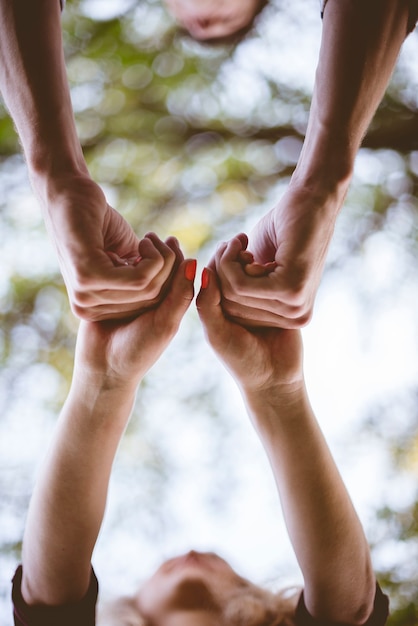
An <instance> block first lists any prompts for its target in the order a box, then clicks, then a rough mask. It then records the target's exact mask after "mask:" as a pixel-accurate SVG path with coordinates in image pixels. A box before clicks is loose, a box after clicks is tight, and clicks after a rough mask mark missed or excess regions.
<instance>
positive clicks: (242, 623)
mask: <svg viewBox="0 0 418 626" xmlns="http://www.w3.org/2000/svg"><path fill="white" fill-rule="evenodd" d="M299 594H300V589H296V588H293V589H284V590H282V591H279V592H277V593H273V592H271V591H268V590H267V589H263V588H261V587H258V586H256V585H251V587H250V588H248V587H247V588H245V589H243V590H242V591H238V592H237V593H236V594H234V595H233V596H232V597H231V599H230V601H229V602H228V604H227V605H226V607H225V609H224V611H223V614H222V622H221V623H222V624H223V625H225V626H295V620H294V615H295V609H296V604H297V600H298V598H299ZM97 625H98V626H148V623H147V621H146V620H145V619H144V618H143V617H141V615H140V613H139V611H138V606H137V604H136V602H135V599H134V598H133V597H131V596H127V597H122V598H118V599H116V600H113V601H110V602H107V603H104V604H103V606H102V605H100V606H99V607H98V616H97Z"/></svg>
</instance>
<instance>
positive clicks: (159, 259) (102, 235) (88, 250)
mask: <svg viewBox="0 0 418 626" xmlns="http://www.w3.org/2000/svg"><path fill="white" fill-rule="evenodd" d="M0 90H1V92H2V94H3V97H4V100H5V102H6V105H7V107H8V109H9V111H10V114H11V116H12V118H13V120H14V123H15V125H16V128H17V131H18V133H19V137H20V139H21V142H22V146H23V150H24V153H25V157H26V160H27V164H28V168H29V176H30V179H31V182H32V186H33V188H34V191H35V193H36V195H37V196H38V198H39V201H40V204H41V207H42V210H43V215H44V218H45V223H46V225H47V228H48V230H49V233H50V235H51V237H52V240H53V242H54V244H55V247H56V249H57V254H58V260H59V263H60V268H61V272H62V274H63V277H64V280H65V283H66V286H67V290H68V294H69V298H70V302H71V305H72V308H73V311H74V312H75V313H76V314H77V315H78V316H80V317H82V318H85V319H89V320H92V321H96V320H103V319H108V318H114V317H119V318H121V317H129V316H130V315H132V314H136V313H138V312H140V311H142V310H145V309H147V308H149V307H150V306H153V305H154V304H156V302H158V301H159V299H160V298H161V297H162V294H163V292H162V288H163V286H164V285H165V284H166V282H167V281H169V279H170V278H171V276H172V272H173V269H174V255H173V254H172V251H171V250H170V249H169V248H167V247H166V246H164V245H163V246H159V247H158V249H157V250H155V249H154V250H151V256H150V247H149V245H148V243H147V242H145V247H144V243H143V240H142V243H141V242H140V240H139V239H138V237H137V236H136V234H135V233H134V232H133V230H132V229H131V227H130V226H129V224H128V223H127V222H126V221H125V220H124V219H123V218H122V216H121V215H120V214H119V213H117V212H116V211H115V210H114V209H113V208H112V207H110V206H109V205H108V204H107V202H106V199H105V197H104V194H103V192H102V190H101V189H100V187H99V186H98V185H97V184H96V183H95V182H94V181H93V180H91V178H90V176H89V173H88V171H87V166H86V163H85V161H84V157H83V153H82V149H81V146H80V142H79V140H78V137H77V132H76V127H75V121H74V115H73V110H72V106H71V99H70V91H69V87H68V82H67V76H66V70H65V63H64V53H63V47H62V37H61V23H60V5H59V2H58V0H31V1H30V2H26V0H0Z"/></svg>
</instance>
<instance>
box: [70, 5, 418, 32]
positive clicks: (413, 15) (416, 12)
mask: <svg viewBox="0 0 418 626" xmlns="http://www.w3.org/2000/svg"><path fill="white" fill-rule="evenodd" d="M63 1H64V2H65V0H63ZM327 2H328V0H319V4H320V7H321V17H324V10H325V5H326V3H327ZM417 22H418V0H409V20H408V30H407V32H408V33H411V32H412V31H413V30H414V28H415V26H416V25H417Z"/></svg>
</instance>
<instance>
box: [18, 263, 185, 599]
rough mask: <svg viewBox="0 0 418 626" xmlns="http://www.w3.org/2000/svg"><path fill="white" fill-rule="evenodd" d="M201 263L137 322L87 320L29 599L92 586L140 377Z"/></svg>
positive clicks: (29, 556) (45, 500) (46, 495)
mask: <svg viewBox="0 0 418 626" xmlns="http://www.w3.org/2000/svg"><path fill="white" fill-rule="evenodd" d="M195 268H196V263H195V262H194V261H192V260H189V261H184V262H182V263H181V264H180V266H179V268H178V270H177V273H176V275H175V277H174V281H173V284H172V287H171V290H170V291H169V292H168V294H167V295H166V297H165V299H164V300H163V301H162V302H161V304H160V305H159V306H158V307H157V308H156V309H154V310H153V311H149V312H147V313H144V314H142V315H140V316H139V317H137V318H136V319H134V320H131V321H129V322H126V321H122V322H115V321H109V322H107V321H106V322H94V323H87V322H82V323H81V326H80V329H79V334H78V338H77V348H76V356H75V364H74V374H73V380H72V385H71V390H70V393H69V395H68V398H67V401H66V403H65V406H64V408H63V410H62V413H61V415H60V418H59V421H58V424H57V428H56V432H55V436H54V439H53V442H52V445H51V447H50V450H49V452H48V454H47V456H46V459H45V462H44V465H43V469H42V471H41V473H40V476H39V478H38V481H37V484H36V487H35V490H34V493H33V496H32V500H31V503H30V507H29V514H28V519H27V523H26V530H25V535H24V541H23V559H22V563H23V579H22V594H23V598H24V600H25V602H26V603H27V604H29V605H36V604H41V605H63V604H67V603H75V602H78V601H80V600H81V599H82V598H83V597H84V595H85V594H86V592H87V590H88V588H89V581H90V575H91V565H90V562H91V556H92V552H93V548H94V545H95V543H96V539H97V536H98V533H99V530H100V526H101V522H102V518H103V514H104V508H105V503H106V496H107V489H108V483H109V477H110V472H111V468H112V463H113V459H114V456H115V453H116V449H117V446H118V443H119V440H120V438H121V436H122V433H123V431H124V429H125V427H126V424H127V421H128V418H129V415H130V412H131V408H132V405H133V402H134V397H135V392H136V388H137V385H138V382H139V381H140V380H141V378H142V377H143V376H144V374H145V373H146V372H147V370H148V369H149V368H150V367H151V366H152V365H153V363H154V362H155V361H156V360H157V359H158V357H159V356H160V354H161V353H162V351H163V350H164V348H165V347H166V346H167V344H168V343H169V341H170V340H171V338H172V337H173V335H174V334H175V333H176V331H177V328H178V326H179V324H180V321H181V319H182V317H183V315H184V313H185V311H186V310H187V308H188V307H189V305H190V302H191V300H192V298H193V278H194V272H195Z"/></svg>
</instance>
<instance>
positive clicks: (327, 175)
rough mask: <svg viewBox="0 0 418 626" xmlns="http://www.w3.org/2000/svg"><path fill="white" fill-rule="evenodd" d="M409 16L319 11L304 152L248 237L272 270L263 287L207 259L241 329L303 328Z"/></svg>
mask: <svg viewBox="0 0 418 626" xmlns="http://www.w3.org/2000/svg"><path fill="white" fill-rule="evenodd" d="M413 6H415V9H413ZM413 11H415V15H416V17H418V7H417V3H416V0H396V1H394V0H328V2H327V3H326V6H325V10H324V19H323V33H322V42H321V49H320V55H319V62H318V67H317V72H316V80H315V88H314V93H313V98H312V104H311V110H310V115H309V123H308V128H307V131H306V137H305V141H304V145H303V149H302V153H301V155H300V158H299V162H298V164H297V167H296V170H295V172H294V174H293V177H292V179H291V182H290V184H289V187H288V189H287V191H286V193H285V194H284V196H283V197H282V199H281V200H280V202H279V203H278V205H277V206H276V207H275V208H273V209H272V210H271V211H270V212H269V213H268V214H267V215H266V216H265V217H264V218H262V219H261V221H260V222H259V223H258V224H257V225H256V227H255V229H254V231H253V232H252V233H251V234H250V237H249V243H248V249H249V250H250V251H251V252H252V253H253V254H254V256H255V259H256V261H259V262H261V263H265V262H271V261H276V263H277V267H276V269H275V271H274V273H273V274H272V275H271V276H270V277H269V281H268V285H266V284H263V283H262V282H260V281H255V280H253V279H252V278H251V277H248V276H246V274H245V271H244V270H243V269H242V268H239V267H238V266H231V265H230V264H228V263H222V256H220V255H218V256H217V258H216V259H215V261H216V269H217V272H218V275H219V276H220V279H221V281H222V287H223V296H224V300H223V306H224V310H225V311H226V312H227V313H228V314H229V315H232V316H234V317H235V318H236V319H237V320H241V321H242V323H244V324H247V323H248V322H250V324H251V325H255V324H259V325H265V324H268V325H270V326H278V327H282V328H298V327H301V326H303V325H304V324H306V323H307V322H308V321H309V319H310V317H311V315H312V310H313V305H314V300H315V295H316V291H317V288H318V285H319V282H320V280H321V276H322V271H323V267H324V263H325V259H326V255H327V251H328V246H329V243H330V241H331V238H332V234H333V231H334V225H335V221H336V218H337V215H338V213H339V211H340V209H341V206H342V204H343V202H344V199H345V195H346V193H347V189H348V186H349V182H350V179H351V176H352V172H353V166H354V160H355V157H356V154H357V151H358V149H359V147H360V144H361V141H362V139H363V136H364V134H365V132H366V130H367V128H368V126H369V123H370V120H371V118H372V116H373V115H374V112H375V110H376V108H377V106H378V104H379V102H380V100H381V98H382V96H383V94H384V91H385V89H386V86H387V84H388V82H389V79H390V76H391V74H392V71H393V68H394V66H395V63H396V60H397V57H398V54H399V50H400V48H401V45H402V43H403V41H404V39H405V37H406V35H407V32H408V29H409V28H410V27H411V25H412V23H413V20H412V21H411V19H412V18H413V17H414V13H413ZM245 245H246V243H244V247H245ZM260 310H261V311H263V316H262V317H261V318H260Z"/></svg>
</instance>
